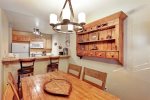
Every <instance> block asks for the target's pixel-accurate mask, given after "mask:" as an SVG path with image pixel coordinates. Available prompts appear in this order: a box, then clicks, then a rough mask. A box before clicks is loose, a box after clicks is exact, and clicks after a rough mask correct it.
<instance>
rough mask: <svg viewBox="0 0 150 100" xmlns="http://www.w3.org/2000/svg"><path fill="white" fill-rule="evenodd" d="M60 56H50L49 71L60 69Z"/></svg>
mask: <svg viewBox="0 0 150 100" xmlns="http://www.w3.org/2000/svg"><path fill="white" fill-rule="evenodd" d="M59 58H60V57H59V56H54V57H50V64H49V65H48V66H47V72H49V71H51V72H52V71H55V70H58V66H59Z"/></svg>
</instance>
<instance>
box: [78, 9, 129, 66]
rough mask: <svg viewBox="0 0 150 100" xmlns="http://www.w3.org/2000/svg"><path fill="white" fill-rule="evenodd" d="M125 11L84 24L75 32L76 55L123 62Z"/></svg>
mask: <svg viewBox="0 0 150 100" xmlns="http://www.w3.org/2000/svg"><path fill="white" fill-rule="evenodd" d="M126 17H127V15H126V14H125V13H123V12H122V11H121V12H118V13H115V14H113V15H110V16H107V17H105V18H102V19H99V20H97V21H94V22H92V23H89V24H86V25H85V26H84V31H80V32H77V56H79V57H83V56H93V57H98V58H108V59H115V60H118V61H119V62H120V64H123V22H124V19H125V18H126Z"/></svg>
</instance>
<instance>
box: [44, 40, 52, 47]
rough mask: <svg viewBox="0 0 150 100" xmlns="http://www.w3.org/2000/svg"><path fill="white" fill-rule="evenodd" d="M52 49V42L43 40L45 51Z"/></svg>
mask: <svg viewBox="0 0 150 100" xmlns="http://www.w3.org/2000/svg"><path fill="white" fill-rule="evenodd" d="M51 48H52V41H51V38H50V39H45V49H51Z"/></svg>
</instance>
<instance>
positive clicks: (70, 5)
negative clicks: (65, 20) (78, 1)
mask: <svg viewBox="0 0 150 100" xmlns="http://www.w3.org/2000/svg"><path fill="white" fill-rule="evenodd" d="M68 2H69V7H70V10H71V14H72V16H73V18H74V13H73V8H72V4H71V0H68Z"/></svg>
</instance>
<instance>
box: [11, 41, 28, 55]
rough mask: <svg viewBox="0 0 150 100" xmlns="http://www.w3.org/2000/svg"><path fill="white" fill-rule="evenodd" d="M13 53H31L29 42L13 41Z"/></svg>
mask: <svg viewBox="0 0 150 100" xmlns="http://www.w3.org/2000/svg"><path fill="white" fill-rule="evenodd" d="M12 53H29V44H28V43H12Z"/></svg>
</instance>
